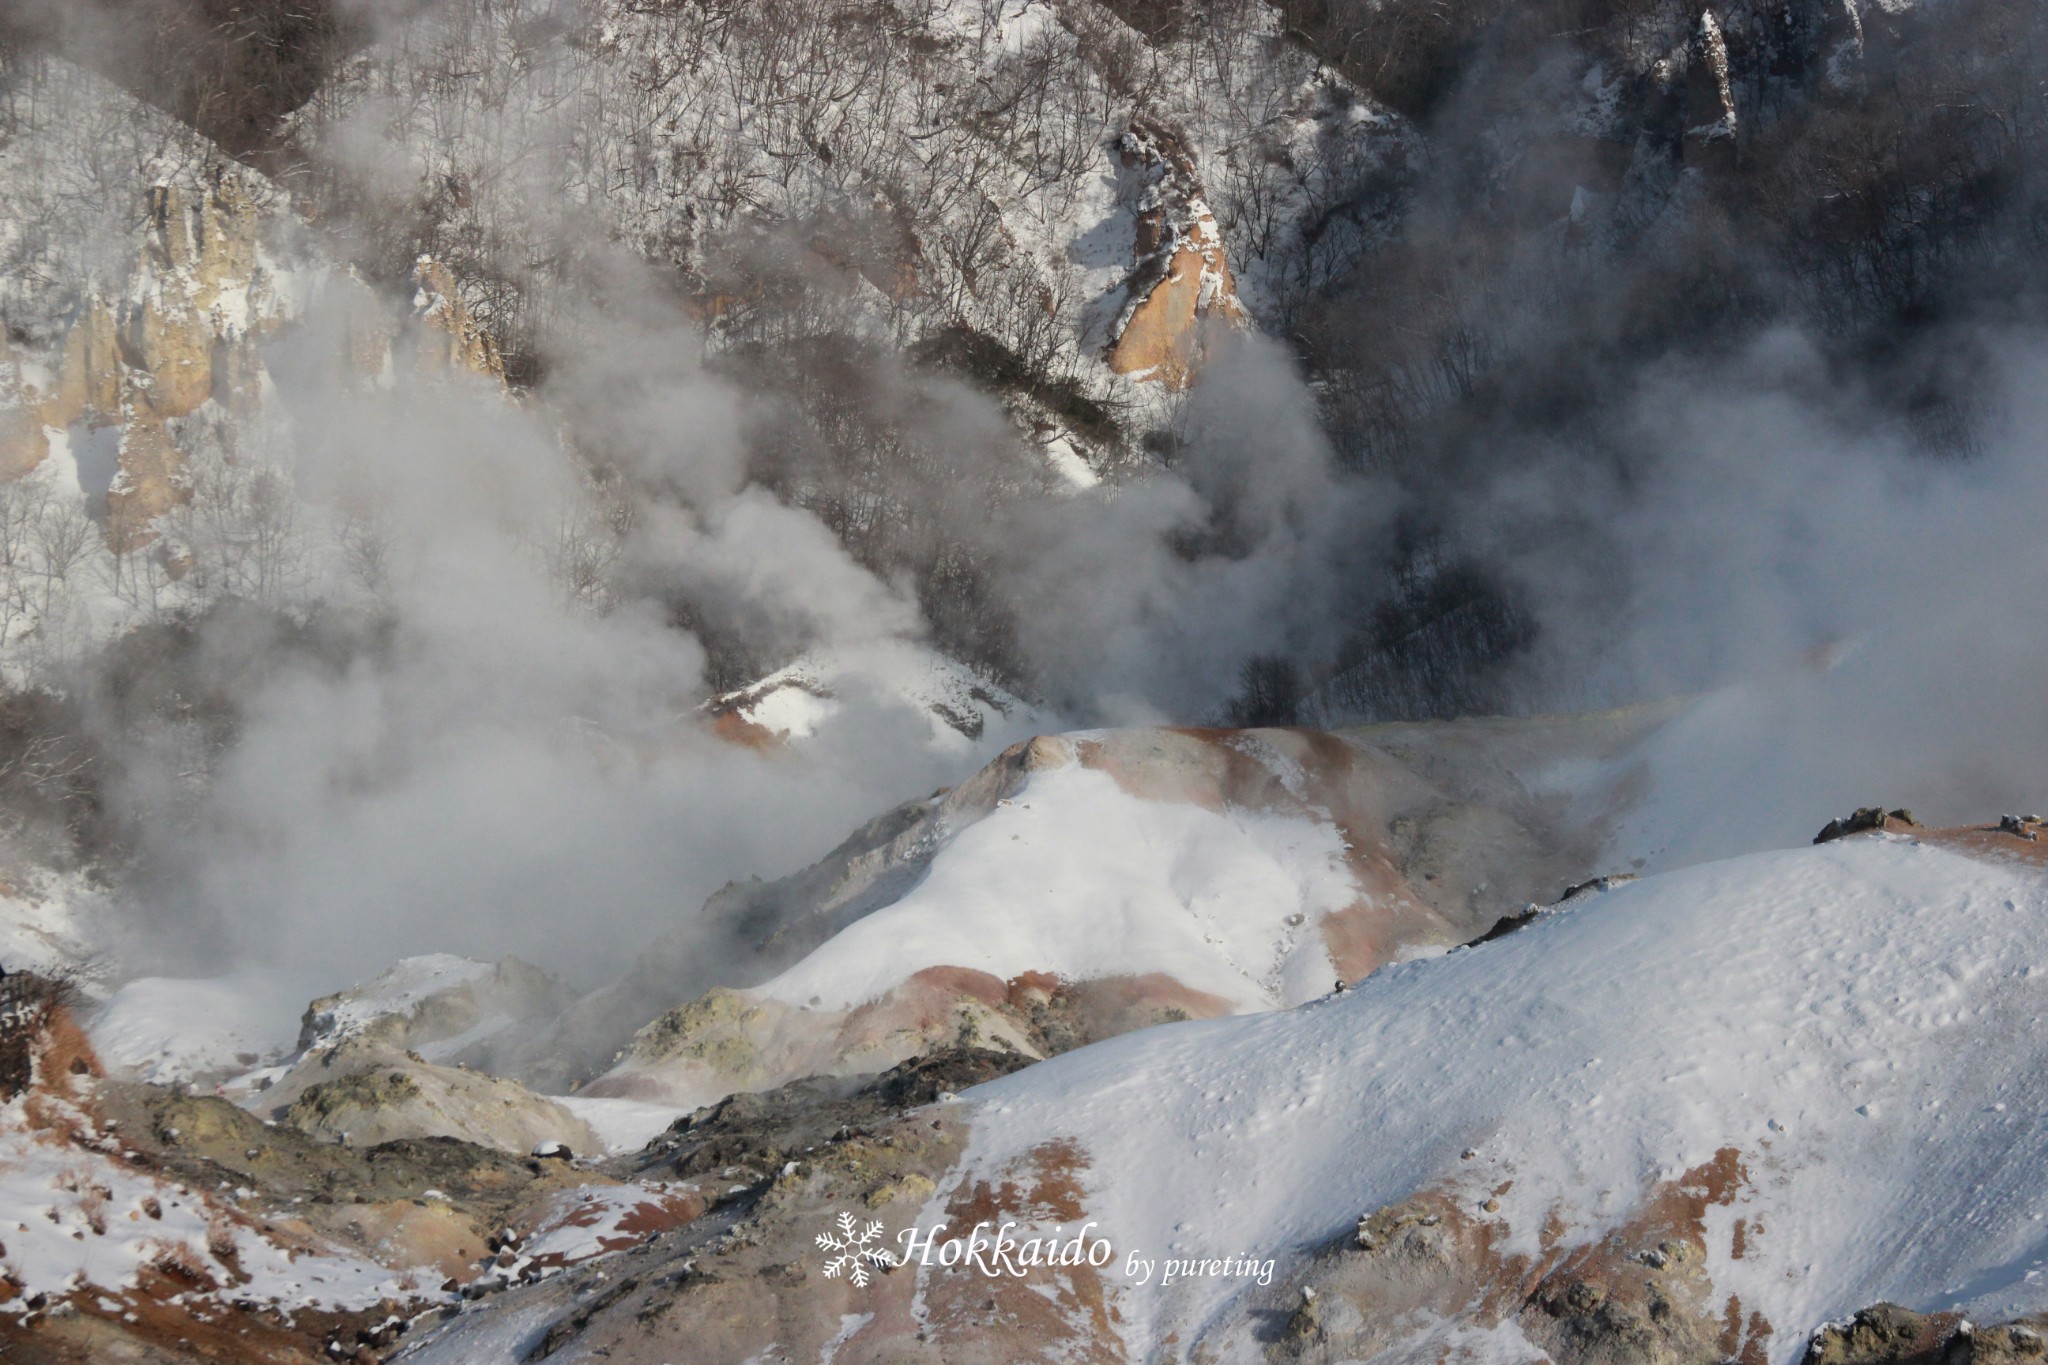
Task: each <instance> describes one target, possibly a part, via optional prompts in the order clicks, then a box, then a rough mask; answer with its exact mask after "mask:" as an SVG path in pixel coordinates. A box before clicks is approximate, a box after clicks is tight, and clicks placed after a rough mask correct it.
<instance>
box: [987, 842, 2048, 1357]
mask: <svg viewBox="0 0 2048 1365" xmlns="http://www.w3.org/2000/svg"><path fill="white" fill-rule="evenodd" d="M2014 847H2015V848H2017V847H2018V845H2017V843H2016V841H2015V842H2014ZM2044 942H2048V881H2044V878H2043V875H2042V872H2041V869H2040V867H2039V866H2038V864H2036V863H2031V862H2024V861H2021V860H2020V859H2018V858H2017V857H2013V856H2008V857H2006V858H2004V859H2000V860H1993V859H1987V858H1984V857H1971V856H1965V855H1963V854H1960V853H1957V852H1953V851H1949V850H1946V849H1943V848H1941V847H1938V846H1936V845H1935V844H1933V843H1931V842H1922V841H1919V840H1914V839H1900V838H1896V837H1885V838H1881V839H1862V840H1853V841H1848V842H1845V843H1837V844H1832V845H1828V846H1826V847H1823V848H1819V849H1811V850H1800V851H1796V852H1785V853H1769V854H1759V855H1754V856H1750V857H1745V858H1741V859H1736V860H1733V861H1729V862H1721V863H1714V864H1708V865H1705V866H1701V867H1696V868H1693V869H1690V870H1687V871H1684V872H1678V873H1673V874H1669V875H1666V876H1662V877H1657V878H1652V879H1648V880H1645V881H1642V882H1639V883H1636V884H1633V885H1631V886H1628V887H1625V888H1622V889H1618V890H1615V891H1612V892H1610V893H1608V894H1605V895H1602V896H1598V897H1594V898H1590V899H1588V900H1586V901H1584V902H1582V903H1580V904H1577V905H1575V906H1574V907H1573V908H1572V909H1569V910H1567V911H1564V912H1560V913H1557V914H1554V915H1551V916H1547V917H1544V918H1542V919H1541V920H1539V922H1538V923H1537V924H1535V925H1534V926H1532V927H1531V928H1530V929H1528V930H1526V931H1523V932H1520V933H1517V934H1514V935H1512V936H1510V937H1508V938H1506V939H1505V940H1502V941H1499V942H1496V943H1492V944H1487V945H1483V946H1480V947H1478V948H1474V949H1468V950H1464V951H1461V952H1458V953H1454V954H1452V955H1450V956H1448V957H1443V958H1438V959H1433V960H1430V961H1425V962H1414V963H1407V964H1401V965H1396V966H1392V967H1389V968H1387V969H1385V970H1383V971H1381V972H1379V973H1378V974H1376V975H1375V976H1373V977H1372V978H1371V979H1369V980H1367V981H1365V982H1364V983H1362V984H1361V985H1360V986H1359V987H1358V988H1357V989H1355V990H1354V991H1352V992H1350V993H1349V994H1347V995H1345V996H1343V997H1340V998H1337V999H1333V1000H1330V1001H1327V1002H1322V1003H1319V1004H1317V1005H1313V1006H1311V1007H1309V1008H1306V1009H1301V1010H1295V1011H1291V1012H1288V1013H1284V1014H1274V1015H1269V1016H1265V1017H1262V1018H1254V1019H1229V1020H1217V1021H1210V1022H1204V1023H1191V1024H1186V1025H1182V1026H1179V1027H1175V1028H1171V1029H1162V1030H1153V1031H1150V1032H1147V1033H1145V1034H1142V1035H1134V1036H1132V1037H1128V1038H1124V1039H1119V1040H1116V1041H1113V1042H1110V1043H1107V1044H1104V1045H1102V1046H1099V1047H1095V1048H1091V1049H1088V1050H1087V1051H1085V1052H1082V1053H1079V1054H1076V1055H1073V1056H1070V1057H1067V1058H1063V1059H1059V1060H1056V1061H1054V1062H1051V1063H1047V1064H1045V1065H1043V1066H1040V1067H1036V1068H1032V1069H1031V1070H1029V1071H1028V1072H1025V1073H1022V1074H1020V1075H1018V1076H1015V1077H1012V1078H1009V1079H1007V1080H1004V1081H1000V1082H997V1083H995V1084H993V1085H991V1086H989V1087H986V1088H985V1089H984V1090H982V1091H980V1092H977V1093H976V1095H975V1096H974V1097H973V1099H974V1110H973V1115H972V1119H971V1122H972V1123H973V1126H974V1130H975V1136H974V1140H973V1145H972V1149H971V1152H970V1154H969V1156H968V1158H967V1160H966V1162H965V1163H964V1165H965V1169H966V1171H967V1172H969V1173H970V1177H969V1178H973V1176H980V1177H982V1178H987V1177H988V1176H990V1175H991V1174H992V1173H995V1172H999V1171H1001V1170H1003V1169H1004V1168H1005V1167H1006V1166H1009V1165H1011V1164H1012V1163H1016V1162H1018V1161H1020V1160H1021V1159H1023V1158H1025V1157H1026V1156H1028V1154H1029V1153H1031V1152H1032V1151H1033V1150H1035V1149H1038V1148H1041V1147H1043V1146H1044V1145H1045V1144H1047V1143H1052V1142H1067V1143H1070V1144H1072V1146H1073V1147H1074V1149H1075V1150H1076V1151H1077V1153H1078V1154H1079V1155H1078V1156H1077V1158H1076V1161H1077V1165H1078V1166H1079V1167H1080V1168H1081V1174H1080V1175H1079V1177H1078V1178H1079V1181H1080V1183H1081V1184H1082V1186H1083V1187H1084V1189H1085V1190H1086V1192H1087V1194H1086V1199H1085V1204H1086V1210H1087V1214H1088V1216H1089V1217H1091V1218H1095V1219H1097V1220H1099V1222H1100V1225H1101V1227H1102V1229H1103V1230H1104V1231H1105V1233H1106V1234H1107V1235H1108V1236H1110V1237H1111V1238H1113V1239H1114V1240H1115V1242H1116V1243H1117V1244H1118V1247H1119V1251H1120V1254H1121V1252H1122V1251H1123V1250H1124V1249H1126V1248H1127V1249H1129V1250H1132V1251H1139V1252H1142V1253H1143V1254H1144V1255H1147V1256H1155V1257H1166V1256H1178V1257H1209V1256H1224V1255H1233V1254H1235V1255H1242V1254H1245V1253H1251V1254H1254V1255H1257V1256H1266V1257H1279V1258H1281V1260H1282V1262H1283V1264H1286V1263H1289V1262H1292V1265H1291V1266H1290V1268H1291V1269H1295V1270H1297V1271H1299V1269H1300V1267H1301V1263H1300V1261H1299V1260H1298V1259H1297V1258H1299V1257H1300V1256H1302V1255H1303V1254H1304V1253H1307V1252H1310V1251H1312V1250H1314V1249H1316V1248H1319V1247H1322V1246H1325V1245H1328V1244H1331V1243H1332V1242H1333V1241H1336V1242H1340V1243H1341V1242H1343V1241H1344V1240H1346V1239H1347V1238H1349V1237H1350V1236H1351V1234H1352V1231H1353V1224H1354V1223H1355V1222H1357V1221H1358V1220H1359V1219H1360V1218H1362V1217H1363V1216H1365V1215H1368V1214H1371V1213H1373V1212H1374V1211H1375V1210H1379V1209H1381V1208H1383V1207H1385V1206H1388V1205H1393V1204H1396V1203H1398V1202H1400V1201H1404V1200H1408V1199H1410V1198H1412V1197H1414V1196H1415V1195H1417V1194H1418V1193H1420V1192H1424V1191H1429V1192H1434V1193H1439V1194H1441V1195H1442V1196H1444V1198H1445V1199H1446V1200H1447V1201H1448V1205H1449V1208H1450V1209H1451V1210H1453V1211H1454V1212H1452V1213H1451V1215H1450V1216H1451V1217H1452V1218H1454V1219H1456V1218H1462V1219H1463V1220H1465V1221H1468V1222H1470V1223H1472V1224H1475V1225H1477V1226H1479V1227H1480V1228H1482V1229H1483V1231H1484V1236H1483V1241H1484V1246H1485V1250H1486V1258H1487V1260H1488V1262H1489V1263H1488V1264H1485V1265H1477V1266H1471V1267H1466V1268H1465V1269H1466V1272H1467V1273H1468V1274H1469V1275H1470V1276H1472V1277H1474V1278H1475V1279H1479V1280H1483V1279H1485V1278H1486V1277H1487V1276H1489V1275H1491V1276H1495V1277H1502V1278H1505V1279H1507V1280H1512V1281H1519V1280H1521V1279H1523V1278H1524V1277H1533V1276H1535V1275H1538V1274H1540V1273H1541V1271H1542V1270H1544V1269H1545V1268H1548V1267H1554V1266H1556V1265H1557V1264H1559V1262H1560V1261H1562V1260H1564V1259H1567V1258H1569V1257H1570V1256H1571V1255H1572V1254H1573V1253H1574V1252H1575V1251H1576V1250H1577V1249H1580V1248H1584V1247H1588V1246H1591V1245H1593V1244H1595V1243H1597V1242H1598V1241H1599V1240H1600V1239H1602V1238H1603V1237H1606V1236H1608V1235H1610V1234H1616V1233H1620V1234H1622V1235H1623V1236H1624V1237H1625V1238H1627V1237H1629V1236H1631V1235H1632V1236H1633V1239H1634V1240H1633V1241H1630V1242H1629V1243H1628V1245H1626V1247H1625V1248H1624V1250H1625V1251H1627V1252H1629V1253H1633V1252H1635V1251H1638V1250H1653V1249H1654V1248H1655V1247H1656V1246H1657V1243H1658V1240H1659V1239H1660V1237H1663V1238H1669V1237H1672V1236H1674V1235H1678V1234H1677V1233H1674V1232H1673V1230H1672V1229H1670V1228H1663V1227H1658V1226H1652V1225H1655V1224H1657V1223H1658V1221H1659V1218H1660V1216H1661V1215H1660V1214H1659V1211H1658V1204H1659V1201H1660V1199H1662V1198H1663V1197H1664V1195H1665V1193H1666V1192H1667V1191H1669V1190H1671V1189H1672V1188H1674V1187H1680V1186H1683V1185H1685V1184H1686V1183H1687V1182H1688V1173H1689V1172H1695V1173H1696V1172H1699V1171H1701V1170H1711V1169H1719V1170H1720V1171H1722V1172H1723V1174H1724V1176H1725V1179H1724V1180H1723V1181H1722V1183H1721V1184H1720V1185H1719V1187H1718V1188H1717V1189H1716V1190H1714V1192H1713V1193H1712V1196H1711V1197H1710V1198H1709V1199H1708V1200H1707V1202H1706V1205H1705V1207H1704V1210H1703V1213H1702V1215H1701V1217H1700V1219H1699V1222H1698V1225H1697V1227H1696V1228H1694V1229H1691V1231H1693V1232H1695V1233H1696V1235H1697V1236H1698V1237H1699V1239H1700V1240H1701V1241H1702V1243H1703V1252H1704V1257H1705V1260H1704V1268H1705V1272H1706V1274H1707V1276H1708V1278H1709V1280H1710V1281H1711V1283H1712V1286H1713V1295H1714V1296H1715V1299H1716V1302H1715V1303H1714V1305H1713V1307H1714V1308H1715V1310H1716V1312H1717V1315H1718V1314H1719V1313H1721V1312H1724V1311H1727V1310H1725V1309H1724V1307H1723V1304H1724V1303H1735V1302H1736V1301H1739V1308H1737V1309H1735V1310H1734V1311H1735V1314H1736V1320H1737V1321H1738V1322H1740V1323H1741V1324H1742V1330H1741V1332H1740V1333H1739V1334H1738V1335H1739V1336H1740V1337H1741V1339H1742V1340H1743V1341H1748V1340H1756V1341H1758V1342H1759V1343H1760V1345H1761V1347H1762V1349H1763V1350H1764V1351H1765V1352H1766V1353H1767V1354H1768V1355H1769V1357H1770V1358H1772V1359H1777V1360H1787V1359H1792V1360H1796V1359H1798V1358H1799V1357H1800V1354H1801V1352H1802V1351H1803V1349H1804V1334H1805V1333H1806V1332H1807V1331H1809V1330H1810V1329H1811V1328H1813V1327H1815V1326H1817V1325H1818V1324H1820V1323H1821V1322H1823V1321H1825V1320H1827V1319H1829V1318H1832V1317H1836V1316H1838V1315H1841V1314H1843V1313H1845V1312H1846V1311H1849V1310H1853V1309H1856V1308H1858V1307H1860V1306H1863V1305H1865V1304H1868V1303H1870V1302H1873V1301H1875V1300H1879V1299H1893V1300H1897V1301H1899V1302H1903V1303H1906V1304H1909V1305H1912V1306H1916V1307H1928V1306H1940V1307H1946V1306H1949V1305H1951V1304H1961V1305H1963V1306H1964V1307H1965V1308H1966V1310H1968V1311H1970V1312H1971V1313H1972V1314H1973V1315H1992V1314H2003V1315H2010V1314H2012V1313H2014V1312H2016V1311H2019V1310H2023V1309H2039V1308H2041V1307H2043V1306H2048V1288H2043V1287H2042V1286H2041V1285H2040V1284H2039V1276H2038V1273H2037V1269H2036V1268H2037V1267H2038V1266H2040V1264H2041V1263H2042V1258H2043V1256H2044V1255H2048V1245H2044V1240H2048V1234H2044V1233H2043V1231H2042V1227H2043V1219H2044V1217H2048V1190H2044V1188H2043V1186H2042V1185H2041V1182H2040V1181H2039V1179H2038V1173H2039V1171H2040V1169H2041V1167H2042V1163H2043V1161H2044V1160H2048V1130H2044V1129H2043V1127H2042V1125H2041V1123H2040V1121H2039V1119H2040V1115H2041V1113H2042V1112H2043V1111H2044V1109H2048V1084H2044V1081H2043V1079H2042V1078H2043V1075H2044V1070H2043V1065H2042V1062H2043V1049H2044V1046H2048V1044H2044V1043H2043V1040H2042V1037H2041V1033H2040V1028H2039V1023H2040V1019H2041V1017H2042V1014H2043V1012H2044V1011H2048V956H2044V951H2048V950H2044V949H2043V946H2042V945H2043V943H2044ZM1466 1153H1469V1154H1470V1155H1469V1158H1466V1157H1464V1156H1463V1155H1462V1154H1466ZM1731 1154H1732V1155H1731ZM1692 1178H1693V1179H1695V1180H1696V1179H1698V1177H1697V1176H1694V1177H1692ZM1636 1242H1640V1243H1641V1245H1640V1246H1638V1245H1636V1244H1635V1243H1636ZM1346 1254H1347V1255H1350V1256H1353V1257H1355V1258H1359V1259H1363V1258H1365V1257H1367V1256H1369V1255H1370V1253H1367V1252H1352V1253H1346ZM1283 1273H1284V1272H1283ZM1645 1273H1647V1272H1645ZM1324 1278H1326V1279H1330V1280H1335V1279H1337V1278H1338V1277H1337V1275H1336V1274H1335V1272H1330V1271H1328V1270H1327V1269H1325V1271H1324ZM1116 1292H1117V1298H1118V1306H1119V1309H1120V1313H1121V1320H1122V1325H1121V1334H1122V1336H1123V1338H1124V1340H1125V1341H1126V1342H1127V1343H1128V1344H1129V1345H1130V1346H1131V1347H1132V1348H1133V1350H1134V1351H1135V1352H1137V1353H1139V1354H1143V1353H1144V1352H1145V1349H1146V1347H1147V1345H1148V1344H1151V1343H1158V1342H1161V1341H1165V1340H1168V1339H1170V1334H1174V1333H1178V1334H1179V1336H1180V1339H1181V1340H1183V1341H1186V1340H1190V1339H1191V1338H1193V1337H1197V1336H1199V1337H1204V1338H1209V1339H1212V1340H1214V1341H1215V1343H1216V1344H1217V1345H1218V1346H1219V1347H1223V1348H1224V1354H1225V1355H1226V1356H1241V1355H1244V1354H1247V1353H1250V1352H1251V1351H1253V1350H1254V1349H1255V1347H1254V1337H1253V1332H1252V1324H1253V1317H1252V1312H1253V1310H1254V1308H1255V1307H1264V1308H1268V1309H1270V1308H1274V1307H1276V1306H1280V1305H1281V1304H1283V1303H1284V1296H1283V1295H1282V1294H1280V1293H1278V1292H1275V1293H1270V1294H1268V1293H1265V1292H1263V1291H1248V1290H1247V1288H1246V1282H1245V1281H1243V1280H1241V1279H1240V1280H1234V1281H1233V1280H1228V1279H1217V1278H1195V1279H1191V1280H1188V1281H1185V1282H1183V1283H1179V1284H1175V1285H1172V1286H1162V1285H1160V1284H1158V1283H1156V1282H1155V1283H1154V1284H1152V1285H1150V1286H1137V1285H1123V1286H1121V1287H1120V1289H1119V1290H1117V1291H1116ZM1329 1292H1330V1291H1327V1290H1326V1292H1325V1297H1326V1299H1327V1296H1328V1293H1329ZM1479 1297H1480V1296H1479V1295H1477V1294H1474V1296H1473V1302H1472V1303H1470V1304H1469V1305H1466V1306H1465V1307H1464V1309H1463V1311H1462V1312H1458V1311H1454V1312H1453V1313H1452V1315H1451V1317H1450V1320H1449V1321H1448V1322H1447V1323H1443V1324H1419V1325H1418V1328H1417V1331H1419V1332H1422V1333H1428V1332H1436V1333H1439V1334H1440V1338H1439V1339H1441V1340H1445V1341H1448V1340H1449V1339H1450V1337H1451V1336H1452V1335H1453V1334H1454V1333H1459V1334H1461V1333H1463V1332H1464V1330H1465V1329H1467V1328H1470V1327H1472V1326H1473V1325H1474V1324H1475V1323H1476V1324H1478V1325H1481V1326H1484V1327H1486V1328H1487V1330H1488V1331H1489V1332H1491V1333H1492V1334H1493V1341H1492V1343H1491V1345H1490V1346H1488V1347H1487V1348H1486V1349H1485V1350H1484V1351H1482V1354H1486V1355H1491V1356H1497V1357H1498V1358H1502V1359H1508V1358H1516V1357H1517V1355H1518V1353H1520V1352H1523V1351H1525V1350H1526V1343H1525V1342H1524V1341H1523V1340H1522V1333H1523V1331H1524V1329H1525V1328H1529V1325H1528V1324H1527V1323H1524V1322H1521V1321H1520V1320H1519V1319H1517V1318H1515V1317H1514V1316H1513V1315H1512V1314H1509V1313H1499V1312H1492V1311H1484V1310H1482V1309H1481V1307H1480V1305H1479V1303H1478V1299H1479ZM1286 1306H1288V1307H1290V1308H1291V1307H1292V1306H1293V1305H1286ZM1356 1307H1357V1309H1358V1314H1359V1320H1360V1321H1362V1322H1364V1323H1366V1324H1368V1326H1367V1327H1361V1328H1360V1329H1359V1330H1360V1331H1361V1332H1366V1331H1368V1330H1369V1331H1371V1332H1378V1333H1380V1334H1381V1335H1380V1336H1379V1337H1378V1338H1376V1339H1377V1340H1379V1341H1380V1342H1381V1343H1382V1344H1391V1338H1390V1337H1389V1336H1388V1335H1387V1332H1386V1329H1385V1328H1384V1327H1383V1326H1381V1325H1379V1324H1375V1323H1372V1319H1373V1317H1374V1312H1373V1305H1372V1303H1371V1302H1370V1295H1369V1294H1365V1295H1361V1302H1359V1303H1358V1304H1357V1305H1356ZM1745 1314H1755V1315H1758V1317H1757V1320H1756V1321H1752V1320H1751V1319H1750V1318H1749V1317H1746V1316H1744V1315H1745ZM1323 1316H1324V1318H1325V1320H1326V1321H1327V1320H1330V1319H1331V1316H1332V1312H1331V1308H1330V1306H1329V1305H1328V1304H1327V1303H1326V1306H1325V1308H1324V1310H1323ZM1524 1316H1525V1317H1526V1316H1528V1315H1527V1314H1524ZM1489 1318H1492V1319H1494V1321H1493V1322H1489V1321H1488V1319H1489ZM1529 1330H1531V1331H1533V1330H1534V1329H1533V1328H1529ZM1226 1343H1228V1345H1227V1346H1226V1345H1225V1344H1226ZM1738 1344H1739V1343H1738ZM1467 1345H1468V1346H1477V1345H1478V1343H1477V1342H1473V1341H1470V1340H1469V1339H1468V1340H1467ZM1496 1348H1497V1349H1496Z"/></svg>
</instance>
